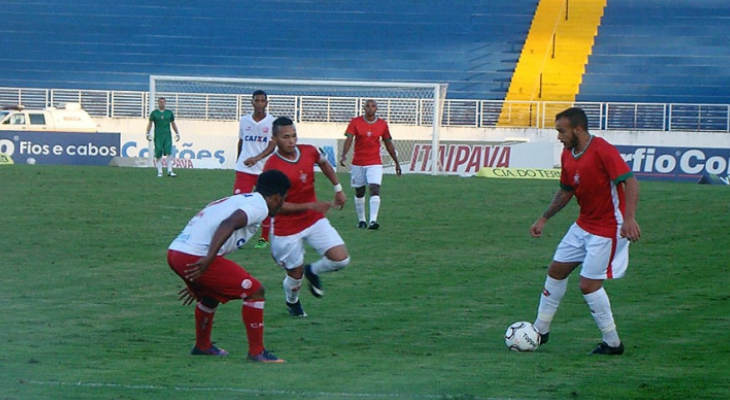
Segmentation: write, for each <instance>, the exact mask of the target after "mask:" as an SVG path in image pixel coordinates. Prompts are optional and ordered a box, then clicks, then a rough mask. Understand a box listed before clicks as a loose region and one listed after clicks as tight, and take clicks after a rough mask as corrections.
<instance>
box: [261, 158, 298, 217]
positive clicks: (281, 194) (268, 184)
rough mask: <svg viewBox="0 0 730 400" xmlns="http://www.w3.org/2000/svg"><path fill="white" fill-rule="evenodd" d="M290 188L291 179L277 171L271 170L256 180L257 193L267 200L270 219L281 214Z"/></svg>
mask: <svg viewBox="0 0 730 400" xmlns="http://www.w3.org/2000/svg"><path fill="white" fill-rule="evenodd" d="M290 187H291V181H289V178H287V176H286V175H284V173H283V172H281V171H279V170H277V169H270V170H268V171H264V172H262V173H261V174H260V175H259V177H258V180H256V191H257V192H259V193H260V194H261V195H262V196H264V198H265V199H266V205H267V206H268V207H269V216H270V217H274V216H276V214H278V213H279V211H280V210H281V207H282V206H283V205H284V200H285V199H286V194H287V192H289V188H290Z"/></svg>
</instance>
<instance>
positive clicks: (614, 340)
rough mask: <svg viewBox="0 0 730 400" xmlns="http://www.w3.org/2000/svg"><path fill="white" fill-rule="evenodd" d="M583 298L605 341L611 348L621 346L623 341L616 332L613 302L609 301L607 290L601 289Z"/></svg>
mask: <svg viewBox="0 0 730 400" xmlns="http://www.w3.org/2000/svg"><path fill="white" fill-rule="evenodd" d="M583 298H584V299H586V303H588V308H590V309H591V314H592V315H593V319H594V320H595V321H596V325H598V329H600V330H601V334H602V335H603V341H604V342H606V343H608V345H609V346H611V347H616V346H618V345H619V344H621V339H619V337H618V332H617V331H616V324H615V323H614V321H613V313H612V312H611V302H610V301H609V300H608V294H606V290H605V289H603V288H600V289H598V290H596V291H595V292H593V293H588V294H584V295H583Z"/></svg>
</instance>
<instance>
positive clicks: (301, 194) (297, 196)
mask: <svg viewBox="0 0 730 400" xmlns="http://www.w3.org/2000/svg"><path fill="white" fill-rule="evenodd" d="M320 157H322V154H321V153H320V152H319V150H317V148H316V147H314V146H311V145H308V144H300V145H297V146H296V158H295V159H294V160H289V159H287V158H284V157H282V156H281V155H280V154H279V152H278V151H275V152H274V154H272V155H271V157H269V160H268V161H266V165H264V171H268V170H270V169H278V170H279V171H281V172H283V173H284V174H285V175H286V176H287V177H288V178H289V180H290V181H291V188H290V189H289V194H287V196H286V202H287V203H294V204H303V203H312V202H316V201H317V194H316V192H315V190H314V164H315V163H317V162H318V161H319V160H320ZM322 218H324V214H322V213H321V212H317V211H314V210H307V211H302V212H297V213H279V214H277V215H276V218H273V219H272V226H273V228H274V229H273V232H274V235H275V236H289V235H294V234H296V233H299V232H301V231H303V230H305V229H307V228H309V227H310V226H312V225H314V224H315V222H317V221H319V220H320V219H322Z"/></svg>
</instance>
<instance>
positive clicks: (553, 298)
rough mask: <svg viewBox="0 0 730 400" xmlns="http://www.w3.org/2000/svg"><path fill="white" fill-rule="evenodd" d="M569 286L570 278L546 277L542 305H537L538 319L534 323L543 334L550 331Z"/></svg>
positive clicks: (541, 298) (541, 297) (541, 299)
mask: <svg viewBox="0 0 730 400" xmlns="http://www.w3.org/2000/svg"><path fill="white" fill-rule="evenodd" d="M567 288H568V278H565V279H563V280H557V279H554V278H551V277H549V276H548V277H547V278H546V279H545V287H544V288H543V290H542V295H541V296H540V305H539V306H538V307H537V319H536V320H535V324H534V325H535V328H537V331H538V332H540V333H542V334H546V333H549V332H550V324H551V323H552V322H553V317H554V316H555V313H556V312H557V311H558V307H559V306H560V301H561V300H562V299H563V296H565V291H566V289H567Z"/></svg>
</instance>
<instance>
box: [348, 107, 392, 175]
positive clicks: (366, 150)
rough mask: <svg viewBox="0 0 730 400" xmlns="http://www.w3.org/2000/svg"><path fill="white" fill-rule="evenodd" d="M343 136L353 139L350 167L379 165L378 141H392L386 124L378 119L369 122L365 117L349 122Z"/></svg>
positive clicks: (380, 161) (380, 162)
mask: <svg viewBox="0 0 730 400" xmlns="http://www.w3.org/2000/svg"><path fill="white" fill-rule="evenodd" d="M345 136H354V137H355V154H354V155H353V156H352V165H360V166H367V165H381V164H382V163H383V162H382V160H381V159H380V141H381V139H382V140H383V141H386V140H392V139H393V138H392V137H391V136H390V129H389V128H388V123H387V122H385V121H384V120H382V119H380V118H377V117H376V118H375V121H373V122H370V121H368V120H366V119H365V116H360V117H356V118H353V119H352V120H350V124H349V125H347V130H345Z"/></svg>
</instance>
